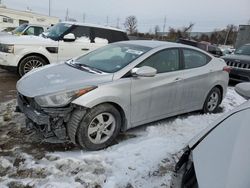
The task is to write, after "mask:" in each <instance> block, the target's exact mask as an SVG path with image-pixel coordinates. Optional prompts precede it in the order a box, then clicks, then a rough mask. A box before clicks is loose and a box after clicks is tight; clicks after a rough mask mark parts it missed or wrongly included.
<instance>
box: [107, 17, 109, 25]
mask: <svg viewBox="0 0 250 188" xmlns="http://www.w3.org/2000/svg"><path fill="white" fill-rule="evenodd" d="M107 25H109V16H107Z"/></svg>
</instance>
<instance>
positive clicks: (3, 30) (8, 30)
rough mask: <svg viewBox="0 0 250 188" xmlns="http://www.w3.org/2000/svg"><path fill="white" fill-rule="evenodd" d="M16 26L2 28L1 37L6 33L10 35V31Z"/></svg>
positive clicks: (0, 30)
mask: <svg viewBox="0 0 250 188" xmlns="http://www.w3.org/2000/svg"><path fill="white" fill-rule="evenodd" d="M14 29H15V27H6V28H1V29H0V37H1V36H4V35H10V32H11V31H13V30H14Z"/></svg>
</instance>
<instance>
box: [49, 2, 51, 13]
mask: <svg viewBox="0 0 250 188" xmlns="http://www.w3.org/2000/svg"><path fill="white" fill-rule="evenodd" d="M50 7H51V0H49V16H50V11H51V9H50Z"/></svg>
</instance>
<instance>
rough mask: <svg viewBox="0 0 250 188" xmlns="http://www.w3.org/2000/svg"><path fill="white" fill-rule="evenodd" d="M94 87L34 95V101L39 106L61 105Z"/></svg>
mask: <svg viewBox="0 0 250 188" xmlns="http://www.w3.org/2000/svg"><path fill="white" fill-rule="evenodd" d="M95 88H96V87H88V88H85V89H79V90H74V91H67V92H60V93H54V94H51V95H43V96H38V97H35V101H36V103H37V104H38V105H39V106H41V107H62V106H66V105H67V104H69V103H70V102H71V101H73V100H74V99H76V98H78V97H80V96H81V95H84V94H86V93H88V92H89V91H92V90H93V89H95Z"/></svg>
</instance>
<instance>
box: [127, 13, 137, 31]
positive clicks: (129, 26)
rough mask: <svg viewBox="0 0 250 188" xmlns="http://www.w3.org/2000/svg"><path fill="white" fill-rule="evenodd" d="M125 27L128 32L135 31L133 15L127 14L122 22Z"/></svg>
mask: <svg viewBox="0 0 250 188" xmlns="http://www.w3.org/2000/svg"><path fill="white" fill-rule="evenodd" d="M124 26H125V28H126V29H127V31H128V32H129V34H133V33H136V32H137V19H136V17H135V16H128V17H127V18H126V20H125V23H124Z"/></svg>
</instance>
